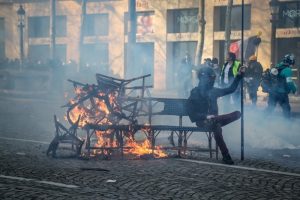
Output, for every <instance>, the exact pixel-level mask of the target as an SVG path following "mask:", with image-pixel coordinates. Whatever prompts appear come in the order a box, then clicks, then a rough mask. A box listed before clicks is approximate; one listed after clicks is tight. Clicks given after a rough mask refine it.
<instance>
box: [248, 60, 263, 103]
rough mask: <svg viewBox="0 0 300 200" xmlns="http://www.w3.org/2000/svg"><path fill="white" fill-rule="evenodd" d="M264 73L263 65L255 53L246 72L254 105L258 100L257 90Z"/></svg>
mask: <svg viewBox="0 0 300 200" xmlns="http://www.w3.org/2000/svg"><path fill="white" fill-rule="evenodd" d="M262 73H263V67H262V65H261V64H260V62H258V61H257V57H256V56H255V55H252V56H250V57H249V62H248V67H247V69H246V72H245V83H246V84H245V86H246V88H247V91H248V93H249V97H250V99H251V101H252V105H256V102H257V91H258V87H259V85H260V81H261V77H262Z"/></svg>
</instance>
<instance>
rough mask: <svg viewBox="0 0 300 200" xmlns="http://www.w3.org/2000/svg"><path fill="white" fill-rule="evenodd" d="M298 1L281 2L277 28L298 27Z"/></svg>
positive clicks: (299, 13)
mask: <svg viewBox="0 0 300 200" xmlns="http://www.w3.org/2000/svg"><path fill="white" fill-rule="evenodd" d="M299 20H300V1H291V2H281V3H280V7H279V21H278V28H294V27H300V22H299Z"/></svg>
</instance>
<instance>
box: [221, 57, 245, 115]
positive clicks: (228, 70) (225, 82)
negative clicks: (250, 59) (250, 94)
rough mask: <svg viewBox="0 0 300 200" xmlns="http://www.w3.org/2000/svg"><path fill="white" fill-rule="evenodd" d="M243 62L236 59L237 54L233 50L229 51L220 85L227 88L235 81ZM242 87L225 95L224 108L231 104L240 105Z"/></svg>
mask: <svg viewBox="0 0 300 200" xmlns="http://www.w3.org/2000/svg"><path fill="white" fill-rule="evenodd" d="M240 66H241V63H240V62H239V61H237V60H236V56H235V54H234V53H232V52H228V54H227V57H226V62H225V64H224V65H223V67H222V69H221V73H220V87H222V88H226V87H228V86H229V85H231V83H232V82H233V80H234V78H235V77H236V76H237V74H238V71H239V68H240ZM239 98H240V88H238V89H237V90H236V91H235V92H234V93H233V94H231V95H228V96H224V97H223V104H224V108H226V109H227V108H228V106H229V105H231V104H232V105H234V106H237V105H239V104H238V103H239Z"/></svg>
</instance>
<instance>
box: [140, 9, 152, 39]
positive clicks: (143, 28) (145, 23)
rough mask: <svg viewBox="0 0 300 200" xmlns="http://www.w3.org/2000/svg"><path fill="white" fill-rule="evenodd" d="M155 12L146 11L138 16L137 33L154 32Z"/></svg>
mask: <svg viewBox="0 0 300 200" xmlns="http://www.w3.org/2000/svg"><path fill="white" fill-rule="evenodd" d="M153 21H154V13H153V12H145V13H142V14H140V15H138V16H137V33H136V34H137V35H142V36H143V35H146V34H149V33H154V26H153Z"/></svg>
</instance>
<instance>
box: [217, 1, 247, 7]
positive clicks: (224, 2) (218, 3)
mask: <svg viewBox="0 0 300 200" xmlns="http://www.w3.org/2000/svg"><path fill="white" fill-rule="evenodd" d="M244 3H247V4H249V0H245V2H244ZM214 4H215V6H227V4H228V0H214ZM233 4H242V0H235V1H234V2H233Z"/></svg>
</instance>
